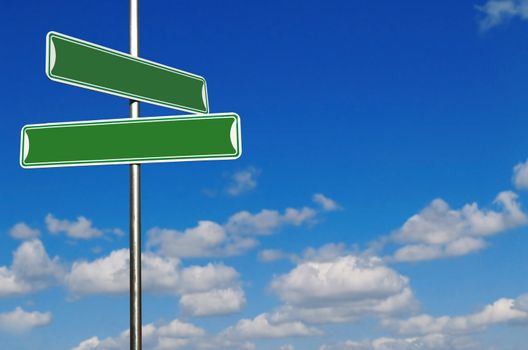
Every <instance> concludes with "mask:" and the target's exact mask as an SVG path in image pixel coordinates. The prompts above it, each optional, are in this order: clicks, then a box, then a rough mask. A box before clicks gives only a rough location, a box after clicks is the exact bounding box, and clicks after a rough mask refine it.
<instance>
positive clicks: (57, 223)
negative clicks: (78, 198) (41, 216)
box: [46, 214, 103, 239]
mask: <svg viewBox="0 0 528 350" xmlns="http://www.w3.org/2000/svg"><path fill="white" fill-rule="evenodd" d="M46 225H47V226H48V231H49V232H50V233H53V234H59V233H61V232H62V233H65V234H66V235H67V236H68V237H70V238H75V239H91V238H96V237H101V236H102V235H103V232H102V231H101V230H99V229H96V228H94V227H92V222H91V221H90V220H88V219H87V218H85V217H84V216H79V217H78V218H77V220H76V221H69V220H59V219H57V218H56V217H54V216H53V215H52V214H48V215H47V216H46Z"/></svg>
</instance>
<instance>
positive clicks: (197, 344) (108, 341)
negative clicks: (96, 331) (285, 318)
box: [72, 319, 255, 350]
mask: <svg viewBox="0 0 528 350" xmlns="http://www.w3.org/2000/svg"><path fill="white" fill-rule="evenodd" d="M142 330H143V344H142V345H143V349H144V350H169V349H170V350H175V349H178V350H191V349H193V350H196V349H199V350H202V349H203V350H205V349H218V350H232V349H242V350H254V349H255V345H254V344H252V343H250V342H247V341H239V340H236V339H227V338H226V336H224V335H210V334H207V332H206V331H205V330H204V329H202V328H200V327H197V326H195V325H193V324H191V323H187V322H183V321H181V320H178V319H176V320H173V321H171V322H168V323H161V324H152V323H151V324H147V325H144V326H143V327H142ZM129 334H130V333H129V331H128V330H125V331H123V332H121V334H119V335H118V336H116V337H108V338H105V339H100V338H99V337H97V336H94V337H91V338H88V339H86V340H84V341H82V342H81V343H80V344H79V345H78V346H77V347H75V348H73V349H72V350H128V349H129V348H130V345H129Z"/></svg>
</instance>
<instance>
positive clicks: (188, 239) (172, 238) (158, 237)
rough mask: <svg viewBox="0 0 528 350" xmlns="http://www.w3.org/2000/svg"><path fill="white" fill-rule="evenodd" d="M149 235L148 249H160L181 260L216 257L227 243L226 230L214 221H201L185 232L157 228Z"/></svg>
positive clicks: (148, 233)
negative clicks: (221, 247) (220, 248)
mask: <svg viewBox="0 0 528 350" xmlns="http://www.w3.org/2000/svg"><path fill="white" fill-rule="evenodd" d="M147 235H148V242H147V247H149V248H150V247H159V248H160V250H161V252H162V253H163V254H165V255H170V256H175V257H180V258H185V257H199V256H212V255H216V253H217V252H218V247H219V246H221V245H222V244H224V243H225V242H226V241H227V234H226V232H225V229H224V228H223V227H222V226H221V225H219V224H217V223H215V222H212V221H200V222H198V226H196V227H193V228H189V229H186V230H185V231H183V232H179V231H177V230H170V229H162V228H157V227H155V228H152V229H150V230H149V231H148V232H147Z"/></svg>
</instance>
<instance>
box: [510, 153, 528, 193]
mask: <svg viewBox="0 0 528 350" xmlns="http://www.w3.org/2000/svg"><path fill="white" fill-rule="evenodd" d="M512 180H513V184H514V185H515V187H516V188H517V189H519V190H526V189H528V160H526V161H525V162H523V163H518V164H517V165H515V166H514V167H513V179H512Z"/></svg>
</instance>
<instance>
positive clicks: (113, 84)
mask: <svg viewBox="0 0 528 350" xmlns="http://www.w3.org/2000/svg"><path fill="white" fill-rule="evenodd" d="M46 75H47V76H48V77H49V78H50V79H51V80H54V81H58V82H61V83H65V84H70V85H75V86H79V87H82V88H86V89H91V90H96V91H100V92H105V93H108V94H112V95H117V96H121V97H125V98H129V99H133V100H137V101H144V102H149V103H153V104H157V105H160V106H164V107H170V108H175V109H179V110H183V111H186V112H194V113H208V112H209V103H208V100H207V86H206V83H205V79H204V78H202V77H200V76H198V75H195V74H191V73H187V72H184V71H181V70H178V69H175V68H171V67H167V66H164V65H162V64H159V63H155V62H151V61H148V60H145V59H142V58H138V57H133V56H131V55H129V54H126V53H123V52H119V51H116V50H112V49H109V48H106V47H103V46H99V45H96V44H92V43H89V42H86V41H84V40H80V39H76V38H72V37H70V36H67V35H64V34H60V33H55V32H49V33H48V35H47V39H46Z"/></svg>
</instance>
